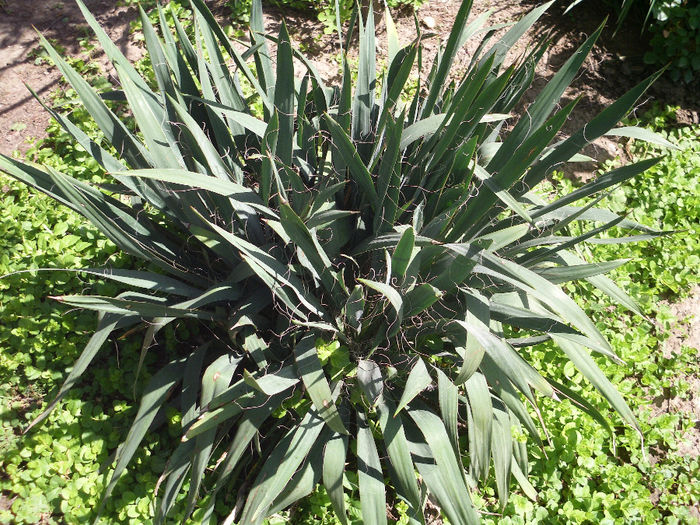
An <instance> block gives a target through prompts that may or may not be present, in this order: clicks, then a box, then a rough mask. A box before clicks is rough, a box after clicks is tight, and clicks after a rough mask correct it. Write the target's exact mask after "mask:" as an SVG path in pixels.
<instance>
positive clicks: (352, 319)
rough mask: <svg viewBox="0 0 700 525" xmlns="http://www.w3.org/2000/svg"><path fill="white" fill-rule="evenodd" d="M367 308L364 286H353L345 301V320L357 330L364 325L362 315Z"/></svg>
mask: <svg viewBox="0 0 700 525" xmlns="http://www.w3.org/2000/svg"><path fill="white" fill-rule="evenodd" d="M364 310H365V298H364V293H363V289H362V286H360V285H357V286H355V288H353V290H352V292H351V293H350V295H349V296H348V300H347V302H346V303H345V320H346V321H347V323H348V324H349V325H350V326H351V327H352V328H353V329H355V330H359V329H360V327H361V326H362V325H361V323H362V317H363V315H364Z"/></svg>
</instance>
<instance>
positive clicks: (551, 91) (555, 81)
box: [491, 24, 605, 169]
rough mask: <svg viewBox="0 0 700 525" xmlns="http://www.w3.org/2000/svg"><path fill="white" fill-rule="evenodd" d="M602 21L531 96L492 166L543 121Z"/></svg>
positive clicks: (586, 53) (588, 49) (598, 34)
mask: <svg viewBox="0 0 700 525" xmlns="http://www.w3.org/2000/svg"><path fill="white" fill-rule="evenodd" d="M604 25H605V24H601V25H600V26H599V27H598V29H597V30H596V31H595V32H594V33H593V34H592V35H591V36H590V37H588V38H587V39H586V41H585V42H584V43H583V44H581V46H580V47H579V48H578V49H577V50H576V52H575V53H574V54H573V55H572V56H571V57H570V58H569V59H568V60H567V61H566V62H565V63H564V65H563V66H562V67H561V68H560V69H559V70H558V71H557V72H556V73H555V74H554V76H553V77H552V79H551V80H550V81H549V82H547V84H546V85H545V86H544V88H543V89H542V91H541V92H540V94H539V96H538V97H537V98H536V99H535V100H534V102H533V103H532V104H531V106H530V107H529V108H528V111H527V112H525V114H524V115H523V116H522V117H521V118H520V120H519V121H518V123H517V124H516V126H515V128H513V131H511V132H510V134H509V135H508V138H507V139H506V140H505V141H504V142H503V144H502V145H501V147H500V149H499V151H498V153H496V155H495V156H494V158H493V159H492V161H491V165H492V166H493V168H494V169H500V166H502V165H503V164H504V162H505V161H507V160H508V158H510V156H511V155H512V154H513V152H515V150H516V149H517V148H518V147H519V146H520V145H521V144H522V142H523V141H524V140H525V138H526V137H527V136H528V135H529V134H530V133H531V132H532V131H531V130H533V129H534V130H536V129H539V128H540V127H541V126H542V124H543V123H544V122H545V120H546V119H547V117H548V116H549V114H550V113H551V112H552V109H553V108H554V107H555V105H556V104H557V102H558V101H559V99H560V98H561V96H562V94H563V93H564V90H565V89H566V88H567V87H568V86H569V84H571V82H572V81H573V79H574V77H575V75H576V73H577V72H578V70H579V68H580V67H581V65H582V64H583V61H584V60H585V59H586V57H587V56H588V54H589V53H590V51H591V49H592V48H593V45H594V44H595V43H596V41H597V40H598V37H599V36H600V33H601V32H602V30H603V27H604Z"/></svg>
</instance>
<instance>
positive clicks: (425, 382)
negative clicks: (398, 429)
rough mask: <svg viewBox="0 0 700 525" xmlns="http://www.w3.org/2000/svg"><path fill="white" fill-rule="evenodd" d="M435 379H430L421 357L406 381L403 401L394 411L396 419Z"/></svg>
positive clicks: (402, 396)
mask: <svg viewBox="0 0 700 525" xmlns="http://www.w3.org/2000/svg"><path fill="white" fill-rule="evenodd" d="M432 382H433V378H432V377H430V373H429V372H428V368H427V367H426V366H425V363H424V362H423V360H422V359H421V358H420V357H419V358H418V359H417V360H416V362H415V364H414V365H413V368H412V369H411V373H410V374H408V379H406V386H405V387H404V390H403V392H402V393H401V399H400V400H399V404H398V406H397V407H396V410H395V411H394V417H396V416H398V414H399V412H400V411H401V410H402V409H403V408H404V407H406V406H407V405H408V404H409V403H410V402H411V401H413V399H414V398H415V397H416V396H417V395H418V394H420V393H421V392H422V391H423V390H425V389H426V388H427V387H428V386H429V385H430V384H432Z"/></svg>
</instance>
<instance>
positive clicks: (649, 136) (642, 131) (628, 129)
mask: <svg viewBox="0 0 700 525" xmlns="http://www.w3.org/2000/svg"><path fill="white" fill-rule="evenodd" d="M606 135H607V136H609V137H610V136H612V137H629V138H633V139H637V140H643V141H644V142H649V143H650V144H657V145H659V146H663V147H664V148H669V149H676V150H677V149H679V148H678V146H676V145H675V144H673V143H672V142H669V141H668V140H666V139H665V138H664V137H662V136H661V135H659V134H658V133H655V132H653V131H651V130H649V129H646V128H640V127H639V126H621V127H619V128H613V129H611V130H610V131H608V132H607V133H606Z"/></svg>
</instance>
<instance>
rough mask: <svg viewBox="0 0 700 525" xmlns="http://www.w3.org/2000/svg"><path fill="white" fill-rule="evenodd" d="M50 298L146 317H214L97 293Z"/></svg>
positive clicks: (111, 311) (107, 311)
mask: <svg viewBox="0 0 700 525" xmlns="http://www.w3.org/2000/svg"><path fill="white" fill-rule="evenodd" d="M51 299H55V300H57V301H58V302H61V303H65V304H68V305H71V306H77V307H78V308H85V309H87V310H95V311H97V312H105V313H112V314H119V315H138V316H141V317H146V318H152V317H177V318H180V317H194V318H197V319H207V320H212V319H213V318H214V314H212V313H210V312H206V311H203V310H198V309H186V308H176V307H171V306H166V305H163V304H158V303H152V302H146V301H130V300H127V299H117V298H115V297H103V296H99V295H61V296H56V297H51Z"/></svg>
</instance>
